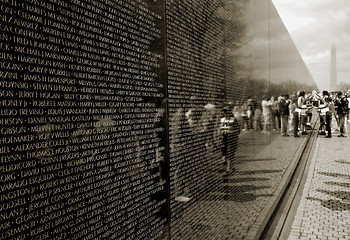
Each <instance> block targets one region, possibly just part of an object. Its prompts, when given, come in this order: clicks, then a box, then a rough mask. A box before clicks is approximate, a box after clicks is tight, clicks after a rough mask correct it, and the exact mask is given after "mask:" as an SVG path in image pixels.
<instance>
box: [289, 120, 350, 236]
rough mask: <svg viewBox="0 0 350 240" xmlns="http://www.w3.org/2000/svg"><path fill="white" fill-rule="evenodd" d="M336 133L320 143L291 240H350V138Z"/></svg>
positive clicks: (318, 141) (318, 140)
mask: <svg viewBox="0 0 350 240" xmlns="http://www.w3.org/2000/svg"><path fill="white" fill-rule="evenodd" d="M334 124H335V123H334ZM337 133H338V132H335V133H334V134H333V138H330V139H327V138H323V137H319V138H318V139H317V142H316V149H315V152H314V154H313V157H312V162H311V165H310V169H309V173H308V177H307V181H306V185H305V188H304V191H303V195H302V198H301V201H300V204H299V206H298V209H297V213H296V216H295V219H294V222H293V225H292V230H291V233H290V236H289V240H297V239H300V240H304V239H325V240H328V239H329V240H330V239H339V240H340V239H342V240H343V239H350V138H349V137H347V138H343V137H337Z"/></svg>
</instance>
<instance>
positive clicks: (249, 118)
mask: <svg viewBox="0 0 350 240" xmlns="http://www.w3.org/2000/svg"><path fill="white" fill-rule="evenodd" d="M349 101H350V91H348V92H346V93H342V92H332V93H330V92H328V91H323V92H322V93H318V92H316V91H313V92H310V93H306V92H305V91H300V92H297V93H296V94H293V95H288V94H282V95H280V96H278V97H276V98H275V97H271V98H268V97H267V96H263V97H262V100H261V101H260V102H258V101H256V100H254V99H253V98H248V99H247V100H246V101H245V102H244V103H243V104H241V105H240V104H236V106H234V107H233V110H232V112H233V115H234V116H235V118H236V119H237V121H238V122H239V123H240V127H241V131H248V130H251V129H252V130H255V131H261V133H262V134H270V131H269V130H272V131H277V129H280V132H281V135H282V136H283V137H288V136H289V134H288V131H290V132H293V135H294V137H300V135H307V134H308V129H311V118H312V114H313V109H316V110H317V112H318V114H319V118H320V134H321V135H326V137H327V138H330V137H332V118H335V119H336V122H337V125H338V126H337V128H336V129H339V131H340V134H339V137H347V130H346V124H347V117H348V113H349V110H350V106H349Z"/></svg>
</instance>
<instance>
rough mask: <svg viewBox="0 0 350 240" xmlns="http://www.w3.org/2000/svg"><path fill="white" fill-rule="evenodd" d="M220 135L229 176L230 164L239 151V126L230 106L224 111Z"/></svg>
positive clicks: (223, 157)
mask: <svg viewBox="0 0 350 240" xmlns="http://www.w3.org/2000/svg"><path fill="white" fill-rule="evenodd" d="M220 135H221V137H222V143H223V147H222V159H223V161H224V163H226V174H229V173H231V172H232V169H231V166H230V163H231V160H232V159H233V158H234V156H235V153H236V150H237V145H238V135H239V125H238V121H237V119H235V117H234V116H233V114H232V110H231V109H230V108H229V107H228V106H226V107H224V108H223V109H222V117H221V119H220Z"/></svg>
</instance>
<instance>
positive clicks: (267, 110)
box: [261, 96, 272, 134]
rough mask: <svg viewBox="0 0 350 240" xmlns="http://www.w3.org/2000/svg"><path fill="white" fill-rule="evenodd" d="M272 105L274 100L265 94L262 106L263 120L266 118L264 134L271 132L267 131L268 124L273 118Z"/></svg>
mask: <svg viewBox="0 0 350 240" xmlns="http://www.w3.org/2000/svg"><path fill="white" fill-rule="evenodd" d="M271 106H272V102H271V101H269V100H268V98H267V96H263V99H262V102H261V107H262V114H263V118H264V119H263V120H264V128H263V131H262V133H263V134H270V133H269V132H268V131H267V126H268V125H269V124H270V119H271Z"/></svg>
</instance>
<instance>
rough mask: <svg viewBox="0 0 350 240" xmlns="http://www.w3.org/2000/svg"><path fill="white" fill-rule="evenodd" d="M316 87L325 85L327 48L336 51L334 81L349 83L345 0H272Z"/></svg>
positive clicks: (349, 8) (349, 6) (349, 32)
mask: <svg viewBox="0 0 350 240" xmlns="http://www.w3.org/2000/svg"><path fill="white" fill-rule="evenodd" d="M273 2H274V5H275V7H276V8H277V10H278V12H279V14H280V16H281V18H282V20H283V22H284V24H285V25H286V27H287V29H288V31H289V32H290V34H291V36H292V38H293V40H294V42H295V44H296V46H297V48H298V50H299V51H300V53H301V55H302V58H303V59H304V61H305V63H306V65H307V66H308V68H309V70H310V72H311V74H312V75H313V77H314V79H315V81H316V83H317V84H318V85H319V86H323V87H325V86H327V85H328V86H329V84H328V83H329V81H330V49H331V46H332V44H333V43H334V44H335V45H336V48H337V69H338V73H340V72H341V74H338V82H346V83H350V71H349V70H347V68H348V66H350V45H349V44H348V43H349V42H350V28H349V26H348V23H349V22H350V4H349V0H298V1H295V0H273Z"/></svg>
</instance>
